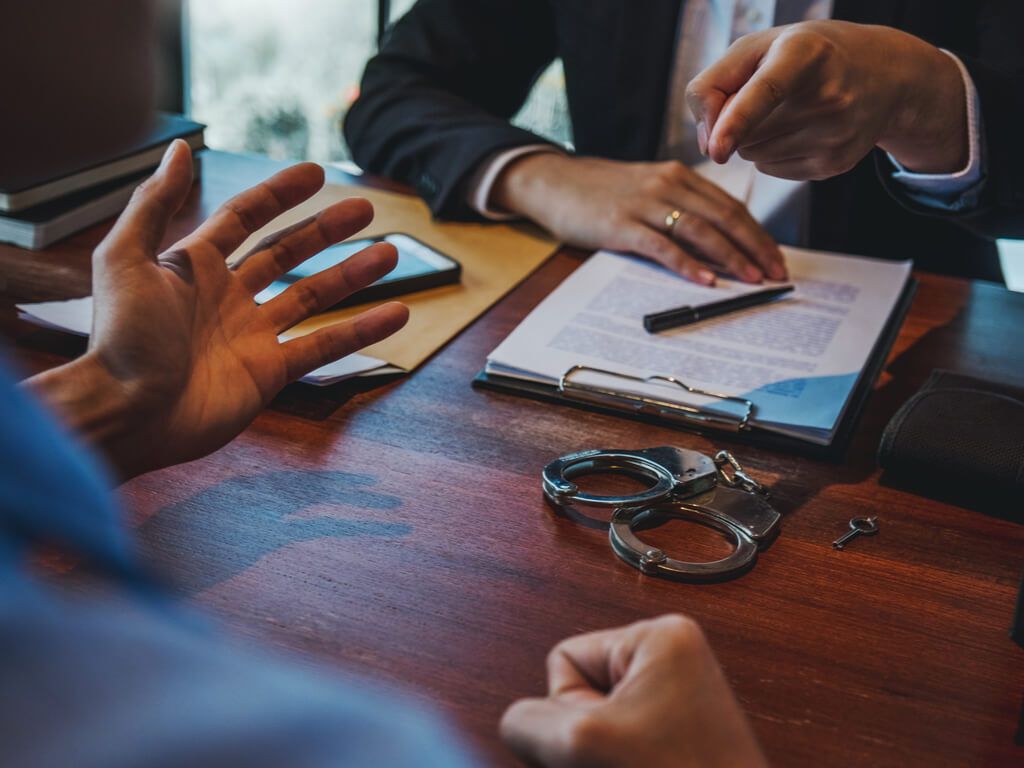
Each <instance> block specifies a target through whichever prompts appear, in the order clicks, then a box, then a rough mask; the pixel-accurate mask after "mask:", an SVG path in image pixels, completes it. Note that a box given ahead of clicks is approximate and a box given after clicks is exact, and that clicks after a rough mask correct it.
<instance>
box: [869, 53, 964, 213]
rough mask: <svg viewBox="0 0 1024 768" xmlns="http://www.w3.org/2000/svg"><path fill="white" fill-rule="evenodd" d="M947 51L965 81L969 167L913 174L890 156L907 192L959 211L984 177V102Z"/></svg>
mask: <svg viewBox="0 0 1024 768" xmlns="http://www.w3.org/2000/svg"><path fill="white" fill-rule="evenodd" d="M942 52H943V53H944V54H946V55H947V56H949V57H950V58H951V59H953V61H955V62H956V65H957V67H959V68H960V75H961V76H962V77H963V80H964V93H965V95H966V98H967V142H968V145H969V153H970V154H969V155H968V158H967V166H966V167H964V168H963V169H962V170H959V171H957V172H956V173H914V172H913V171H908V170H907V169H906V168H904V167H903V165H901V164H900V162H899V161H898V160H897V159H896V158H895V157H893V156H892V155H889V161H890V162H891V163H892V164H893V165H894V166H895V167H896V172H895V173H893V175H892V177H893V179H894V180H896V181H897V182H899V183H900V184H902V185H903V186H904V187H905V188H906V191H907V194H908V195H909V196H910V197H911V198H912V199H913V200H915V201H916V202H918V203H921V204H922V205H927V206H929V207H931V208H941V209H945V210H958V209H960V208H964V207H968V206H969V204H970V203H969V201H968V200H967V199H966V197H965V193H967V192H969V191H970V190H972V189H973V188H974V187H975V186H977V184H978V182H980V181H981V177H982V153H983V151H984V147H983V146H982V133H981V105H980V103H979V101H978V90H977V88H975V87H974V80H972V79H971V75H970V73H969V72H968V71H967V67H965V66H964V63H963V62H962V61H960V59H959V58H957V57H956V56H954V55H953V54H952V53H950V52H949V51H946V50H943V51H942ZM887 154H888V153H887Z"/></svg>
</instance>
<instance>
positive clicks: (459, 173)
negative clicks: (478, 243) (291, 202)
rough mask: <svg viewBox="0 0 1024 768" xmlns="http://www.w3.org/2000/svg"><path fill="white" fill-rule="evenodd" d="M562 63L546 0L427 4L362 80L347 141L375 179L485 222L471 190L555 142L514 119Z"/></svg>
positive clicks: (398, 27) (406, 20) (443, 212)
mask: <svg viewBox="0 0 1024 768" xmlns="http://www.w3.org/2000/svg"><path fill="white" fill-rule="evenodd" d="M555 55H556V43H555V30H554V21H553V17H552V14H551V10H550V7H549V5H548V3H547V2H546V0H419V2H417V4H416V5H415V6H414V7H413V8H412V10H411V11H409V13H408V14H407V15H406V16H405V17H403V18H402V19H401V20H400V21H398V22H397V23H396V24H395V26H394V27H393V28H392V30H391V32H390V34H389V36H388V38H387V40H386V42H385V43H384V45H383V47H382V49H381V51H380V53H379V54H377V55H376V56H375V57H374V58H372V59H371V60H370V61H369V63H368V64H367V66H366V71H365V73H364V74H363V80H362V86H361V93H360V96H359V98H358V100H357V101H356V102H355V104H354V105H353V106H352V108H351V110H350V111H349V113H348V115H347V117H346V119H345V128H344V130H345V138H346V140H347V141H348V144H349V147H350V148H351V150H352V154H353V157H354V159H355V161H356V162H357V163H358V164H359V165H360V166H361V167H362V168H364V169H365V170H366V171H368V172H370V173H374V174H378V175H382V176H386V177H388V178H392V179H395V180H397V181H401V182H404V183H406V184H409V185H411V186H413V187H414V188H415V189H416V190H417V192H419V194H420V195H421V196H422V197H423V198H424V199H425V200H426V201H427V203H428V204H429V205H430V208H431V210H432V211H433V212H434V214H435V215H437V216H442V217H446V218H457V219H479V218H480V216H479V214H477V213H476V212H475V211H473V210H472V209H471V208H470V207H469V206H468V204H467V201H466V193H465V189H464V185H465V182H466V181H467V180H468V178H469V177H470V176H471V175H472V173H473V171H474V170H475V169H476V168H477V166H478V165H479V164H480V163H481V162H483V161H484V160H485V159H487V158H488V157H490V156H491V155H493V154H494V153H496V152H499V151H501V150H504V149H509V148H512V147H517V146H521V145H524V144H537V143H547V141H546V140H545V139H543V138H540V137H538V136H536V135H534V134H532V133H530V132H528V131H525V130H522V129H519V128H516V127H514V126H512V125H511V124H510V123H509V119H510V118H511V117H512V116H513V115H514V114H515V113H516V111H518V109H519V108H520V107H521V106H522V104H523V102H524V101H525V100H526V96H527V94H528V93H529V91H530V88H531V87H532V85H533V83H534V81H535V80H536V79H537V77H538V76H539V75H540V73H541V72H543V70H544V69H545V68H546V67H547V66H548V65H549V64H550V63H551V62H552V61H553V60H554V58H555Z"/></svg>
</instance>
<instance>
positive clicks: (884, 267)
mask: <svg viewBox="0 0 1024 768" xmlns="http://www.w3.org/2000/svg"><path fill="white" fill-rule="evenodd" d="M784 251H785V254H786V263H787V266H788V268H789V272H790V278H791V280H790V282H792V283H793V284H794V285H795V286H796V290H795V291H794V292H793V293H792V294H789V295H788V296H786V297H783V298H781V299H779V300H777V301H776V302H774V303H772V304H768V305H764V306H761V307H756V308H752V309H748V310H744V311H742V312H738V313H736V314H732V315H725V316H722V317H720V318H716V319H713V320H708V321H705V322H701V323H697V324H695V325H691V326H684V327H681V328H677V329H674V330H671V331H667V332H664V333H659V334H648V333H647V332H646V331H645V330H644V328H643V324H642V318H643V315H645V314H648V313H652V312H657V311H660V310H664V309H670V308H673V307H679V306H684V305H693V306H697V305H700V304H706V303H709V302H712V301H718V300H721V299H723V298H728V297H729V296H731V295H736V294H739V293H744V292H749V291H753V290H759V289H761V288H762V287H763V286H751V285H746V284H743V283H738V282H734V281H729V280H721V281H719V285H718V286H716V287H714V288H707V287H704V286H698V285H695V284H693V283H689V282H687V281H685V280H683V279H682V278H679V277H678V276H676V275H673V274H671V273H670V272H668V271H667V270H665V269H663V268H661V267H658V266H655V265H653V264H650V263H649V262H645V261H642V260H639V259H636V258H632V257H628V256H622V255H618V254H612V253H608V252H600V253H597V254H595V255H594V256H592V257H591V258H590V259H589V260H588V261H587V263H586V264H584V265H583V266H582V267H580V268H579V269H578V270H576V272H574V273H573V274H572V275H570V276H569V277H568V278H567V279H566V280H565V281H564V282H563V283H562V284H561V285H560V286H559V287H558V288H557V289H556V290H555V291H554V292H553V293H552V294H551V295H550V296H548V297H547V298H546V299H545V300H544V301H543V302H542V303H541V304H540V305H539V306H538V307H537V308H536V309H535V310H534V311H533V312H532V313H530V315H529V316H528V317H527V318H526V319H525V320H524V321H523V322H522V324H520V326H519V327H518V328H516V330H515V331H513V332H512V334H511V335H509V337H508V338H507V339H505V341H503V342H502V343H501V345H499V346H498V348H497V349H495V350H494V352H492V353H491V355H490V357H489V358H488V366H487V369H488V371H489V372H492V373H498V374H503V375H511V376H518V377H521V378H526V379H530V380H534V381H539V382H541V383H545V384H553V383H555V382H557V381H558V380H559V378H560V377H561V376H562V375H563V374H564V373H565V372H566V371H567V370H568V369H569V368H571V367H572V366H574V365H585V366H589V367H593V368H600V369H606V370H611V371H614V372H616V373H620V374H626V375H630V376H640V377H647V376H659V375H660V376H672V377H675V378H677V379H679V380H681V381H683V382H686V383H687V384H689V385H690V386H694V387H698V388H700V389H705V390H710V391H713V392H718V393H722V394H727V395H733V396H738V397H742V398H745V399H749V400H751V401H752V402H754V403H755V404H756V406H757V410H756V412H755V414H754V421H755V423H757V424H759V425H760V426H763V427H765V428H767V429H773V430H775V431H780V432H785V433H787V434H798V435H799V436H801V437H804V438H805V439H808V440H812V441H814V442H819V443H828V442H829V441H830V439H831V433H832V431H833V430H834V429H835V427H836V426H837V424H838V422H839V419H840V417H841V415H842V413H843V411H844V409H845V407H846V404H847V401H848V400H849V396H850V394H851V393H852V391H853V389H854V386H855V385H856V383H857V380H858V379H859V377H860V374H861V371H862V369H863V368H864V366H865V364H866V363H867V361H868V358H869V356H870V353H871V350H872V348H873V347H874V345H875V343H876V341H877V339H878V337H879V336H880V334H881V333H882V330H883V328H884V326H885V324H886V322H887V320H888V318H889V317H890V315H891V314H892V311H893V308H894V307H895V305H896V302H897V300H898V298H899V296H900V294H901V293H902V291H903V288H904V286H905V284H906V282H907V279H908V278H909V275H910V270H911V263H910V262H909V261H907V262H888V261H877V260H873V259H863V258H855V257H850V256H836V255H832V254H824V253H817V252H812V251H804V250H800V249H794V248H786V249H784ZM605 383H608V384H610V382H605ZM626 388H628V389H630V390H631V391H635V392H638V393H639V394H646V395H649V396H652V397H659V398H661V399H665V400H669V401H671V402H679V403H686V404H692V405H700V406H707V405H711V404H712V403H711V401H709V400H707V399H704V398H694V397H693V396H689V395H686V394H685V393H684V392H683V391H682V390H680V389H678V388H675V387H669V386H667V385H638V386H637V387H635V388H634V387H626Z"/></svg>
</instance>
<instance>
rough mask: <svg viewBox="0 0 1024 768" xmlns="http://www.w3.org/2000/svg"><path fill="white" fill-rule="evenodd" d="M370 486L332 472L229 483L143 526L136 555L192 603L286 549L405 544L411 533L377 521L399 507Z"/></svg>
mask: <svg viewBox="0 0 1024 768" xmlns="http://www.w3.org/2000/svg"><path fill="white" fill-rule="evenodd" d="M376 484H377V479H376V478H375V477H372V476H369V475H357V474H351V473H348V472H336V471H327V472H323V471H316V472H305V471H292V470H282V471H277V472H267V473H263V474H258V475H249V476H245V477H233V478H231V479H230V480H227V481H225V482H222V483H219V484H217V485H214V486H212V487H210V488H206V489H205V490H202V491H200V492H199V493H197V494H195V495H194V496H192V497H190V498H187V499H183V500H182V501H179V502H175V503H174V504H171V505H169V506H167V507H164V508H163V509H160V510H159V511H157V512H156V513H155V514H154V515H153V516H152V517H150V518H149V519H148V520H146V521H145V522H144V523H143V524H142V525H141V526H140V527H139V529H138V531H137V533H138V539H139V541H140V548H141V554H142V555H143V557H144V559H145V560H146V562H147V563H149V565H150V567H151V568H152V569H153V570H154V571H155V572H156V574H157V575H158V576H159V577H160V578H162V579H163V580H165V581H168V582H170V584H171V585H172V587H173V589H174V591H176V592H179V593H185V594H187V595H194V594H196V593H198V592H202V591H203V590H206V589H209V588H210V587H212V586H214V585H216V584H219V583H220V582H222V581H225V580H227V579H229V578H231V577H233V576H236V575H238V574H240V573H242V572H243V571H245V570H246V569H248V568H249V567H250V566H252V565H254V564H255V563H256V562H257V561H259V560H260V559H261V558H263V557H265V556H267V555H268V554H270V553H272V552H274V551H276V550H278V549H280V548H281V547H283V546H285V545H287V544H293V543H296V542H303V541H312V540H316V539H323V538H366V537H370V538H374V539H398V538H402V537H405V536H408V535H409V534H410V533H412V531H413V528H412V526H410V525H408V524H406V523H399V522H393V521H391V520H388V519H380V517H381V514H380V513H384V514H385V516H386V515H388V514H389V513H394V512H395V511H396V510H398V509H399V508H400V507H401V506H402V500H401V499H400V498H399V497H397V496H393V495H391V494H387V493H380V492H378V491H375V490H374V486H375V485H376ZM353 510H357V511H358V512H359V513H360V514H359V515H358V516H354V515H353ZM371 512H372V513H375V514H373V515H369V514H366V513H371Z"/></svg>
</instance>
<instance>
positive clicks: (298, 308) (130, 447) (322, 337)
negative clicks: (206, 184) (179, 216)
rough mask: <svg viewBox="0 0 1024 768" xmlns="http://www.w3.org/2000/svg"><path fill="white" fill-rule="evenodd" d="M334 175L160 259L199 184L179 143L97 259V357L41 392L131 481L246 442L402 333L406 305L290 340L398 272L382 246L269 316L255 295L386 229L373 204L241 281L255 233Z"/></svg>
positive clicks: (266, 202)
mask: <svg viewBox="0 0 1024 768" xmlns="http://www.w3.org/2000/svg"><path fill="white" fill-rule="evenodd" d="M323 183H324V174H323V170H322V169H321V168H320V167H319V166H316V165H314V164H311V163H303V164H301V165H296V166H293V167H291V168H288V169H286V170H284V171H281V172H280V173H278V174H276V175H275V176H273V177H271V178H270V179H268V180H267V181H265V182H263V183H262V184H259V185H258V186H256V187H253V188H252V189H249V190H247V191H245V192H243V193H241V194H240V195H238V196H237V197H235V198H233V199H232V200H229V201H228V202H227V203H225V204H224V205H223V206H222V207H221V208H220V209H218V210H217V211H216V212H215V213H214V214H213V216H211V217H210V218H209V219H208V220H207V221H206V222H205V223H204V224H202V225H201V226H200V227H199V228H198V229H197V230H195V232H193V233H192V234H191V235H189V236H187V237H185V238H184V239H183V240H181V241H179V242H178V243H176V244H175V245H174V246H172V247H171V248H170V249H169V250H167V251H165V252H163V253H161V254H159V255H158V254H157V248H158V247H159V245H160V242H161V240H162V239H163V237H164V235H165V233H166V229H167V226H168V224H169V222H170V220H171V218H172V217H173V216H174V214H175V213H176V212H177V211H178V209H179V208H180V207H181V205H182V203H183V202H184V200H185V198H186V196H187V195H188V192H189V189H190V187H191V185H192V158H191V153H190V151H189V149H188V146H187V145H186V144H185V143H184V142H180V141H178V142H175V143H174V144H173V145H172V146H171V147H170V149H169V150H168V152H167V154H166V155H165V157H164V160H163V163H162V164H161V166H160V168H159V169H158V170H157V171H156V173H155V174H154V175H153V177H152V178H150V179H149V180H147V181H146V182H145V183H144V184H143V185H142V186H140V187H139V189H138V190H137V191H136V193H135V195H134V196H133V198H132V200H131V202H130V203H129V205H128V208H127V209H126V210H125V212H124V214H122V216H121V217H120V219H119V220H118V221H117V223H116V224H115V226H114V228H113V230H112V231H111V232H110V234H109V235H108V236H107V237H106V239H105V240H104V241H103V242H102V243H101V244H100V245H99V247H98V248H97V249H96V251H95V253H94V255H93V297H94V307H95V309H94V317H93V329H92V335H91V338H90V342H89V348H88V351H87V353H86V354H85V355H84V356H83V357H81V358H79V359H78V360H75V361H74V362H72V363H69V364H68V365H66V366H62V367H60V368H56V369H53V370H51V371H47V372H46V373H43V374H40V375H39V376H36V377H34V378H33V379H31V380H30V382H29V383H30V385H31V386H34V387H36V388H37V389H39V390H40V391H41V393H42V394H43V395H44V397H45V398H46V399H48V400H50V401H51V403H52V404H53V405H55V406H56V407H57V408H58V409H59V410H61V411H62V412H63V415H64V416H65V418H66V419H67V420H68V421H70V423H71V425H72V426H73V427H74V428H76V429H77V430H78V431H80V432H81V433H83V434H84V435H85V436H86V438H87V439H89V440H90V441H92V442H93V443H95V444H96V445H97V447H99V448H100V449H101V450H102V451H103V452H104V453H105V454H106V455H107V458H108V459H109V460H110V462H111V463H112V464H113V466H114V468H115V470H116V471H117V472H118V473H119V474H120V476H121V477H122V478H127V477H131V476H134V475H137V474H140V473H142V472H145V471H148V470H151V469H156V468H159V467H163V466H168V465H171V464H175V463H179V462H182V461H188V460H191V459H194V458H198V457H200V456H203V455H205V454H207V453H210V452H211V451H213V450H216V449H217V448H219V447H220V446H222V445H224V444H225V443H227V442H228V441H229V440H231V439H232V438H233V437H235V436H236V435H237V434H238V433H239V432H241V431H242V430H243V429H244V428H245V427H246V426H248V424H249V423H250V422H251V421H252V419H253V418H254V417H255V416H256V414H257V413H258V412H259V411H260V410H261V409H262V408H263V407H264V406H265V405H266V404H267V403H268V402H269V401H270V399H271V398H272V397H274V395H276V394H277V392H278V391H279V390H280V389H281V388H282V387H284V386H285V384H287V383H289V382H291V381H293V380H295V379H297V378H299V377H301V376H303V375H305V374H306V373H308V372H309V371H312V370H314V369H316V368H318V367H320V366H322V365H325V364H326V363H329V362H331V361H334V360H337V359H339V358H341V357H344V356H345V355H348V354H350V353H352V352H355V351H356V350H358V349H361V348H362V347H365V346H367V345H370V344H374V343H376V342H378V341H380V340H382V339H384V338H386V337H387V336H389V335H391V334H392V333H394V332H395V331H397V330H398V329H400V328H401V327H402V326H403V325H404V324H405V322H406V320H407V319H408V310H407V309H406V308H405V307H404V306H403V305H402V304H398V303H394V302H392V303H388V304H384V305H383V306H378V307H375V308H374V309H371V310H368V311H366V312H363V313H362V314H360V315H358V316H357V317H354V318H352V319H350V320H346V321H343V322H339V323H336V324H334V325H331V326H328V327H326V328H323V329H320V330H318V331H316V332H314V333H311V334H309V335H307V336H303V337H301V338H297V339H294V340H291V341H286V342H283V343H282V342H280V341H279V340H278V334H280V333H282V332H283V331H285V330H287V329H288V328H290V327H292V326H293V325H295V324H297V323H299V322H301V321H302V320H304V319H305V318H307V317H309V316H310V315H312V314H314V313H316V312H319V311H322V310H324V309H327V308H329V307H331V306H333V305H334V304H336V303H337V302H338V301H340V300H341V299H342V298H344V297H345V296H347V295H348V294H350V293H352V292H353V291H356V290H358V289H360V288H362V287H364V286H367V285H369V284H370V283H372V282H374V281H376V280H377V279H379V278H380V277H382V276H384V275H385V274H387V273H388V272H390V271H391V270H392V269H393V268H394V266H395V264H396V261H397V253H396V251H395V249H394V247H393V246H391V245H388V244H377V245H374V246H371V247H370V248H367V249H365V250H364V251H362V252H360V253H358V254H356V255H355V256H352V257H351V258H349V259H347V260H346V261H344V262H342V263H341V264H339V265H337V266H335V267H332V268H330V269H327V270H324V271H323V272H321V273H319V274H316V275H313V276H311V277H307V278H305V279H303V280H300V281H299V282H297V283H295V284H294V285H292V286H291V287H290V288H289V289H288V290H287V291H285V292H284V293H283V294H281V295H280V296H278V297H276V298H274V299H273V300H271V301H269V302H267V303H266V304H264V305H262V306H259V305H257V304H256V303H255V301H254V298H253V297H254V296H255V294H257V293H259V292H260V291H261V290H262V289H263V288H265V287H266V286H268V285H269V284H270V283H271V282H272V281H273V280H275V279H276V278H277V277H279V276H280V275H282V274H283V273H285V272H287V271H289V270H291V269H292V268H294V267H295V266H297V265H298V264H300V263H301V262H303V261H305V260H306V259H307V258H309V257H310V256H313V255H314V254H316V253H318V252H320V251H322V250H323V249H324V248H327V247H328V246H330V245H333V244H335V243H337V242H340V241H341V240H344V239H346V238H347V237H349V236H351V235H353V234H354V233H356V232H358V231H359V230H360V229H362V228H363V227H365V226H366V225H367V224H368V223H369V222H370V221H371V219H372V218H373V208H372V206H371V205H370V204H369V202H367V201H366V200H361V199H349V200H345V201H342V202H339V203H336V204H334V205H332V206H330V207H328V208H326V209H324V210H323V211H321V212H320V213H318V214H317V215H316V216H313V217H310V218H308V219H306V220H304V221H302V222H299V223H298V224H295V225H293V226H291V227H289V228H287V229H285V230H282V231H281V232H278V233H277V234H276V235H273V236H272V237H269V238H267V239H265V240H263V241H262V242H260V243H259V244H258V245H257V246H256V247H255V248H254V249H253V250H252V251H251V252H250V253H249V254H248V255H247V256H246V258H245V259H244V260H243V262H242V263H241V266H239V267H238V268H237V269H235V270H231V269H229V267H228V266H227V264H226V259H227V257H228V256H229V255H230V254H231V253H232V252H233V251H234V250H235V249H237V248H238V246H239V245H241V244H242V243H243V242H244V241H245V240H246V238H248V237H249V235H251V234H252V233H253V232H255V231H256V230H258V229H260V228H261V227H263V226H264V225H265V224H267V223H268V222H270V221H271V220H273V219H275V218H276V217H277V216H279V215H280V214H282V213H284V212H285V211H287V210H289V209H290V208H293V207H294V206H296V205H298V204H299V203H301V202H303V201H304V200H306V199H308V198H310V197H312V196H313V195H314V194H315V193H316V192H317V191H318V190H319V189H320V188H321V187H322V186H323Z"/></svg>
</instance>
